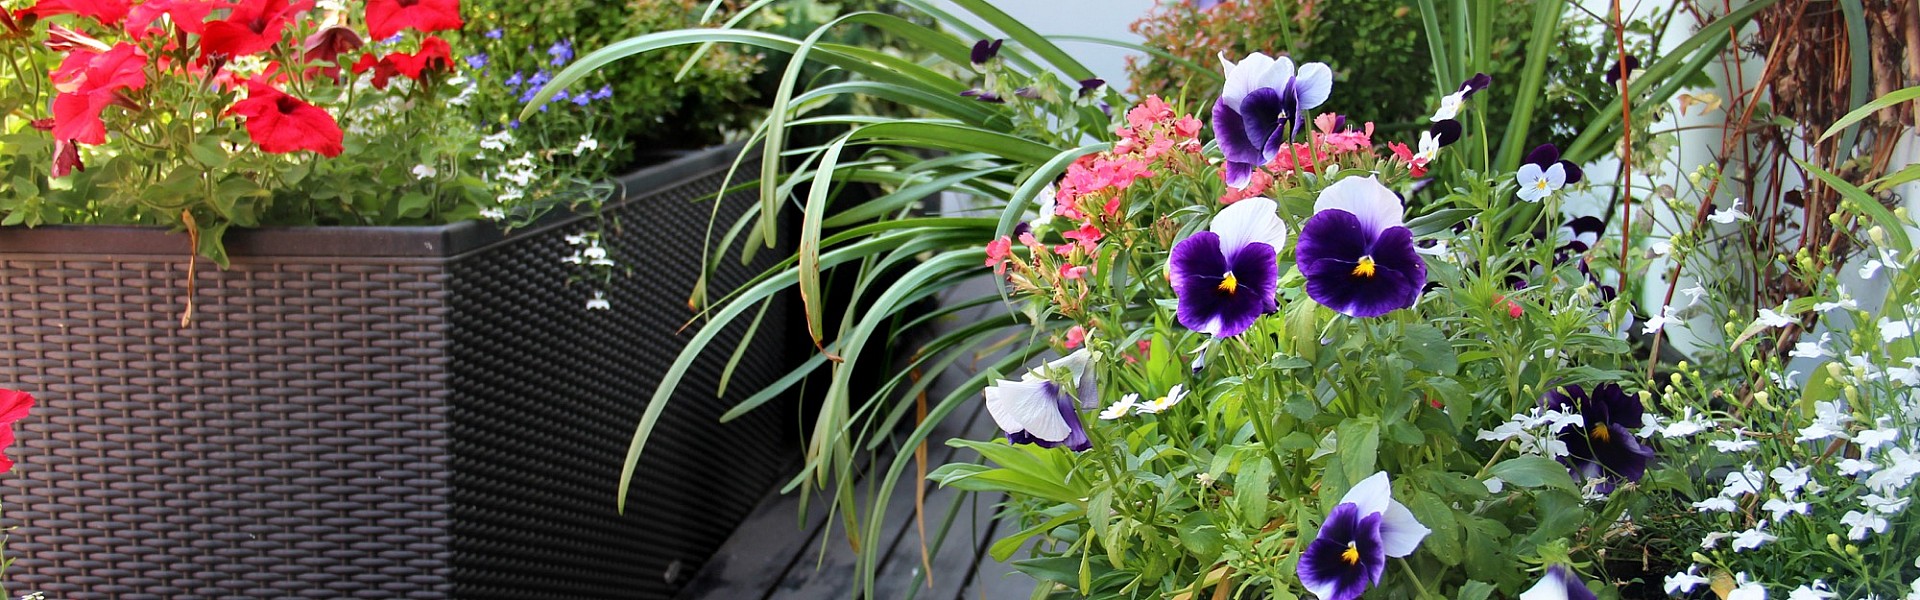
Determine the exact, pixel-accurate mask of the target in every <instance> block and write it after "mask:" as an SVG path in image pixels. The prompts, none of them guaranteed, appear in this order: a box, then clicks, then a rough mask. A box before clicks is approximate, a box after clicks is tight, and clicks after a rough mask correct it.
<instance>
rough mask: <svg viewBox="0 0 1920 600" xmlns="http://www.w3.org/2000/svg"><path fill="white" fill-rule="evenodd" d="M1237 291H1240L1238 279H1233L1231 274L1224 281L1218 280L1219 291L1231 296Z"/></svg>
mask: <svg viewBox="0 0 1920 600" xmlns="http://www.w3.org/2000/svg"><path fill="white" fill-rule="evenodd" d="M1238 289H1240V279H1239V278H1236V277H1234V276H1233V274H1232V273H1228V274H1227V278H1226V279H1222V280H1220V291H1222V292H1226V293H1228V294H1232V293H1233V292H1234V290H1238Z"/></svg>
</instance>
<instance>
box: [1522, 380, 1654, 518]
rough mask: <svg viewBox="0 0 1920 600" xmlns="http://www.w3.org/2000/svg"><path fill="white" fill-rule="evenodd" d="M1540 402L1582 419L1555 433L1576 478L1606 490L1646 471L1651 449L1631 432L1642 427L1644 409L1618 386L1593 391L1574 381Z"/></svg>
mask: <svg viewBox="0 0 1920 600" xmlns="http://www.w3.org/2000/svg"><path fill="white" fill-rule="evenodd" d="M1542 400H1543V403H1544V404H1545V405H1546V408H1547V409H1549V410H1557V411H1560V412H1564V413H1575V412H1577V413H1578V414H1579V415H1580V416H1581V418H1582V423H1583V424H1582V425H1579V426H1575V425H1573V424H1571V423H1569V424H1565V425H1562V426H1561V429H1560V430H1559V431H1557V432H1555V433H1556V434H1557V435H1558V438H1559V440H1560V442H1562V443H1564V444H1566V445H1567V456H1566V457H1565V458H1562V459H1561V460H1562V461H1563V462H1565V463H1566V464H1567V470H1569V471H1571V472H1572V474H1573V477H1574V480H1575V481H1580V482H1585V481H1589V480H1591V481H1593V482H1594V491H1596V492H1599V493H1602V494H1604V493H1608V492H1612V491H1613V488H1614V487H1615V486H1616V485H1618V484H1619V483H1621V482H1628V481H1639V480H1640V478H1641V477H1643V476H1645V475H1646V474H1647V463H1649V462H1652V461H1653V448H1650V447H1648V446H1647V445H1646V444H1642V443H1640V439H1639V438H1637V437H1634V433H1633V432H1634V431H1636V430H1639V429H1640V428H1641V427H1643V426H1645V423H1644V422H1643V419H1644V417H1645V408H1644V407H1642V406H1640V401H1639V400H1638V399H1637V398H1634V397H1632V396H1628V395H1627V393H1626V392H1625V391H1623V390H1621V389H1620V386H1619V384H1614V383H1602V384H1600V385H1597V386H1594V388H1593V393H1592V394H1588V393H1587V391H1586V390H1585V389H1583V388H1581V387H1580V386H1577V385H1565V386H1560V387H1558V388H1555V389H1554V390H1552V391H1549V392H1547V395H1546V397H1545V398H1543V399H1542Z"/></svg>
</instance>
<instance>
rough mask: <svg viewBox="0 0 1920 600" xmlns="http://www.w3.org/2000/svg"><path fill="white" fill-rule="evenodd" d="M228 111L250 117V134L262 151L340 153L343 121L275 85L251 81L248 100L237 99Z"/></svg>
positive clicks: (248, 120) (248, 132) (248, 131)
mask: <svg viewBox="0 0 1920 600" xmlns="http://www.w3.org/2000/svg"><path fill="white" fill-rule="evenodd" d="M227 114H230V115H240V116H243V117H246V118H247V135H248V136H249V137H252V138H253V143H255V144H259V146H260V149H261V150H265V151H267V152H271V153H274V154H285V153H288V152H298V151H301V150H312V151H314V152H318V153H320V154H321V155H323V156H327V157H334V156H339V155H340V151H341V147H340V142H341V137H342V136H341V133H340V124H339V123H337V122H335V121H334V120H333V115H330V114H327V111H325V110H321V109H320V107H317V106H314V105H312V104H307V103H306V101H304V100H301V99H299V98H295V97H293V96H288V95H286V94H283V93H281V92H280V90H276V89H273V86H271V85H267V84H264V83H260V82H258V81H248V82H247V99H246V100H241V101H239V102H235V103H234V104H233V108H230V109H227Z"/></svg>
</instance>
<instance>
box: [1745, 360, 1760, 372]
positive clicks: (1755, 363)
mask: <svg viewBox="0 0 1920 600" xmlns="http://www.w3.org/2000/svg"><path fill="white" fill-rule="evenodd" d="M1747 368H1748V369H1750V370H1754V371H1758V370H1760V359H1758V358H1756V359H1753V360H1749V361H1747Z"/></svg>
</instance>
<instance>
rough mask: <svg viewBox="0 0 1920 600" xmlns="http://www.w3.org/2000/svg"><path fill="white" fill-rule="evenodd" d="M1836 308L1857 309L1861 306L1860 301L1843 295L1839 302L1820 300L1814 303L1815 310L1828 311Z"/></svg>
mask: <svg viewBox="0 0 1920 600" xmlns="http://www.w3.org/2000/svg"><path fill="white" fill-rule="evenodd" d="M1836 308H1844V309H1847V310H1855V309H1858V308H1860V303H1859V302H1856V301H1854V299H1852V298H1847V297H1844V296H1842V297H1841V298H1840V300H1839V301H1838V302H1819V303H1815V304H1814V305H1813V311H1814V312H1827V311H1830V310H1833V309H1836Z"/></svg>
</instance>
